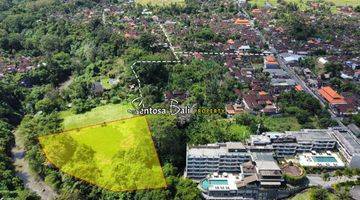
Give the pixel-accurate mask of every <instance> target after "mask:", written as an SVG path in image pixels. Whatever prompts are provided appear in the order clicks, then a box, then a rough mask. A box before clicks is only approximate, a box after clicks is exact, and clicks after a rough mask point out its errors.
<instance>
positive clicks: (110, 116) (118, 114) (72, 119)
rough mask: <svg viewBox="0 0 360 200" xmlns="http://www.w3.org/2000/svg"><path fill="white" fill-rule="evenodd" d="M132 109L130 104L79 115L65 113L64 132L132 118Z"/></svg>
mask: <svg viewBox="0 0 360 200" xmlns="http://www.w3.org/2000/svg"><path fill="white" fill-rule="evenodd" d="M130 108H131V105H130V104H108V105H105V106H99V107H96V108H94V109H92V110H91V111H90V112H86V113H83V114H78V115H75V114H73V113H72V112H71V111H63V112H61V113H60V116H61V118H63V119H64V121H63V127H64V130H69V129H74V128H81V127H85V126H89V125H94V124H99V123H103V122H108V121H114V120H119V119H123V118H128V117H131V116H132V114H130V113H128V112H127V110H128V109H130Z"/></svg>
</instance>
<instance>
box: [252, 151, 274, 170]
mask: <svg viewBox="0 0 360 200" xmlns="http://www.w3.org/2000/svg"><path fill="white" fill-rule="evenodd" d="M251 156H252V158H253V160H254V161H255V163H256V167H257V168H258V170H259V171H269V170H281V169H280V167H279V165H278V164H277V162H276V161H275V159H274V156H273V154H272V153H251Z"/></svg>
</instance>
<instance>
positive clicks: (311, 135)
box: [285, 129, 337, 153]
mask: <svg viewBox="0 0 360 200" xmlns="http://www.w3.org/2000/svg"><path fill="white" fill-rule="evenodd" d="M330 133H331V130H330V129H302V130H300V131H286V132H285V134H291V135H293V136H294V137H295V138H296V142H297V144H298V147H297V152H299V153H301V152H310V151H328V150H333V149H334V148H335V147H336V143H337V141H336V139H335V138H333V137H332V136H331V134H330Z"/></svg>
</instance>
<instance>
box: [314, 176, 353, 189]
mask: <svg viewBox="0 0 360 200" xmlns="http://www.w3.org/2000/svg"><path fill="white" fill-rule="evenodd" d="M307 178H308V179H309V186H322V187H324V188H329V187H331V186H332V185H334V184H337V183H343V182H347V181H356V180H357V178H359V177H358V176H354V177H351V178H349V177H347V176H339V177H330V180H329V181H324V180H323V179H322V178H321V177H320V176H319V175H316V174H314V175H313V174H309V175H307Z"/></svg>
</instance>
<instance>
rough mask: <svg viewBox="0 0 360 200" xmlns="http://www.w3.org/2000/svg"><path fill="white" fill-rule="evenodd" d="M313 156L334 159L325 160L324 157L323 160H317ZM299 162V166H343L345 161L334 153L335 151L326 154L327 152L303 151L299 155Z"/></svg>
mask: <svg viewBox="0 0 360 200" xmlns="http://www.w3.org/2000/svg"><path fill="white" fill-rule="evenodd" d="M314 157H324V158H325V157H331V160H334V159H335V160H336V161H335V162H334V161H331V160H329V161H325V159H322V160H324V161H323V162H317V161H316V160H315V159H314ZM299 163H300V165H301V166H304V167H325V168H343V167H345V163H344V162H343V161H342V160H341V159H340V157H339V156H338V155H337V154H336V153H331V154H327V153H316V154H312V153H303V154H300V155H299Z"/></svg>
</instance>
